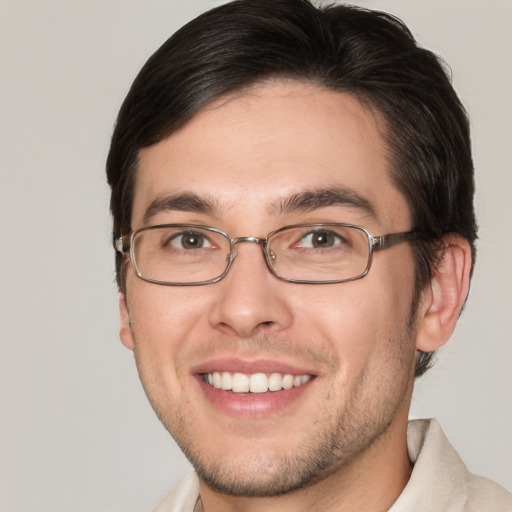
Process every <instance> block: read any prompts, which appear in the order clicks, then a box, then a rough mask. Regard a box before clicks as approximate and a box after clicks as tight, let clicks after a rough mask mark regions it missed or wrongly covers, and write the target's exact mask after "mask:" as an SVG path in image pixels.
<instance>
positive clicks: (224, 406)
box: [197, 376, 314, 419]
mask: <svg viewBox="0 0 512 512" xmlns="http://www.w3.org/2000/svg"><path fill="white" fill-rule="evenodd" d="M197 380H198V383H199V386H200V388H201V391H202V392H203V394H204V396H205V397H206V399H207V400H208V401H209V402H210V403H211V404H212V405H213V406H214V407H215V408H216V409H218V410H220V411H221V412H223V413H224V414H228V415H230V416H235V417H239V418H247V419H259V418H264V417H267V416H270V415H273V414H277V413H279V412H282V411H283V410H284V409H288V408H289V407H291V406H293V405H294V404H295V403H296V402H297V400H299V398H300V397H302V395H303V394H304V393H305V392H306V391H307V390H308V389H309V387H310V385H311V384H312V382H313V381H314V379H311V380H310V381H309V382H307V383H305V384H302V385H301V386H297V387H293V388H291V389H283V390H281V391H267V392H266V393H233V392H232V391H224V390H222V389H217V388H214V387H213V386H210V385H209V384H207V383H206V382H204V381H203V379H202V378H201V377H200V376H198V378H197Z"/></svg>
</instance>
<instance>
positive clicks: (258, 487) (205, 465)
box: [134, 305, 416, 497]
mask: <svg viewBox="0 0 512 512" xmlns="http://www.w3.org/2000/svg"><path fill="white" fill-rule="evenodd" d="M412 309H413V311H411V316H410V317H409V319H408V320H407V322H404V326H403V329H402V332H401V333H399V334H398V335H397V336H396V337H395V338H393V339H389V340H387V341H384V342H383V347H382V348H383V349H384V350H386V351H387V361H386V363H387V370H386V371H385V373H381V374H377V375H376V374H375V373H374V372H371V371H370V370H368V369H367V370H366V371H363V372H362V373H361V375H359V376H358V378H357V381H356V383H355V386H354V387H353V392H352V393H351V395H350V396H349V397H347V399H346V401H345V402H344V404H343V406H342V407H341V408H339V409H337V410H336V409H334V410H331V411H330V412H329V413H328V414H327V415H325V416H322V417H320V416H318V417H315V418H312V419H311V420H310V423H309V424H310V425H313V426H314V428H313V429H312V431H310V432H308V433H305V434H304V436H303V437H302V439H303V441H302V442H301V443H300V446H297V447H296V448H295V449H294V450H293V453H280V452H279V451H278V450H273V451H267V450H261V451H259V452H258V453H257V454H255V455H252V456H248V454H247V453H235V451H233V452H232V453H230V454H228V456H226V457H224V458H222V459H216V458H214V457H212V456H209V455H207V454H205V453H204V451H203V450H202V449H201V443H200V442H197V441H196V440H197V439H198V438H199V436H201V433H200V430H199V429H198V428H196V427H197V425H196V424H194V421H193V419H192V418H191V417H190V415H189V414H187V409H188V408H189V405H187V403H186V402H185V401H182V402H181V403H180V404H176V403H174V404H173V406H172V408H171V406H170V405H169V404H168V403H166V401H165V397H156V396H155V395H154V390H155V389H156V387H157V386H156V383H155V382H148V379H149V380H150V381H151V380H152V377H151V373H152V372H151V369H150V363H149V361H147V360H145V358H144V357H143V356H142V355H141V354H140V353H139V351H138V350H137V346H138V343H137V342H136V343H135V345H136V348H135V350H134V354H135V359H136V362H137V368H138V370H139V375H140V378H141V381H142V383H143V386H144V389H145V390H146V394H147V396H148V399H149V401H150V402H151V405H152V406H153V409H154V410H155V412H156V413H157V415H158V417H159V419H160V421H161V422H162V423H163V425H164V426H165V428H166V429H167V430H168V431H169V432H170V433H171V435H172V436H173V437H174V439H175V441H176V442H177V443H178V445H179V446H180V448H181V449H182V451H183V452H184V454H185V455H186V456H187V458H188V459H189V460H190V462H191V464H192V465H193V467H194V468H195V470H196V472H197V474H198V476H199V477H200V478H201V479H202V480H203V481H204V482H205V483H206V484H207V485H208V486H209V487H210V488H212V489H213V490H215V491H217V492H220V493H222V494H226V495H230V496H237V497H274V496H279V495H283V494H286V493H290V492H293V491H296V490H299V489H302V488H305V487H308V486H311V485H313V484H315V483H317V482H319V481H321V480H323V479H325V478H327V477H329V476H330V475H333V474H334V473H336V472H337V471H339V470H340V469H342V468H343V467H346V466H348V465H349V464H350V463H351V462H352V461H354V460H355V459H356V458H357V457H359V456H360V455H361V454H362V453H363V452H365V451H366V450H368V449H370V447H372V446H374V445H375V444H376V443H377V442H378V441H379V439H381V438H383V436H384V435H385V433H386V432H387V431H388V430H389V428H390V426H391V425H392V424H393V423H394V422H395V420H396V418H397V413H398V411H399V410H400V409H401V407H403V404H404V401H407V402H408V400H410V392H411V390H412V382H413V375H414V362H415V355H414V354H415V349H414V343H413V340H414V331H415V328H414V326H415V321H414V318H413V317H412V315H414V313H415V309H416V308H415V306H414V305H413V308H412ZM134 338H135V339H136V335H135V332H134ZM265 344H268V346H273V347H276V346H279V343H278V342H275V340H266V342H265ZM384 345H385V347H384ZM316 357H317V358H318V354H316ZM322 357H323V358H324V363H325V367H328V368H330V371H329V372H328V375H329V374H332V375H334V374H336V373H337V372H339V371H340V368H339V366H340V361H338V359H337V358H335V357H332V356H331V357H330V358H329V360H327V358H328V356H327V355H326V354H323V355H322ZM391 369H394V372H391ZM331 382H332V379H331ZM379 392H380V395H379ZM376 394H377V395H379V396H378V399H375V397H374V396H375V395H376ZM336 396H337V393H336V389H335V386H334V384H332V385H331V387H330V389H327V390H326V391H325V393H324V396H323V400H322V399H321V400H320V402H321V403H326V404H328V403H330V402H331V401H332V397H336ZM325 410H326V409H325V408H322V411H321V412H322V413H323V412H325ZM294 428H295V427H294Z"/></svg>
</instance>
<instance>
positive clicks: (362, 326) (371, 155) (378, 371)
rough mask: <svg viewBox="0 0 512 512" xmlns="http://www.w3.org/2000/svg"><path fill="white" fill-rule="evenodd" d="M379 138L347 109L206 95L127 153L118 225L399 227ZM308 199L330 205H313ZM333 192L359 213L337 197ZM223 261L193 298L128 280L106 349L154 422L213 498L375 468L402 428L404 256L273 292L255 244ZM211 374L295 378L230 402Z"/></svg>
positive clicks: (236, 232) (285, 89) (258, 229)
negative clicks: (128, 220) (130, 156)
mask: <svg viewBox="0 0 512 512" xmlns="http://www.w3.org/2000/svg"><path fill="white" fill-rule="evenodd" d="M380 130H382V123H381V122H380V120H379V117H378V115H377V114H375V113H374V112H372V111H370V110H369V109H367V108H365V107H363V106H362V105H361V103H359V102H358V101H357V100H356V99H354V98H353V97H351V96H349V95H345V94H340V93H336V92H332V91H327V90H325V89H321V88H318V87H315V86H311V85H305V84H301V83H296V82H291V83H290V82H289V83H276V84H273V85H261V86H259V87H256V88H254V89H252V90H250V91H247V92H244V93H240V94H239V95H234V96H231V97H229V98H227V99H225V100H223V101H218V102H216V103H214V104H213V105H210V106H208V107H207V108H205V109H203V111H201V112H200V113H199V114H198V115H196V116H195V117H194V118H193V119H192V121H190V122H189V123H188V124H187V125H186V126H185V127H183V128H182V129H181V130H180V131H179V132H178V133H176V134H174V135H172V136H171V137H170V138H168V139H166V140H164V141H162V142H160V143H158V144H156V145H154V146H151V147H149V148H146V149H144V150H142V151H141V152H140V161H139V168H138V174H137V180H136V188H135V199H134V205H133V219H132V228H133V229H136V228H139V227H142V226H146V225H156V224H166V223H190V224H199V225H206V226H213V227H216V228H220V229H222V230H224V231H226V232H227V233H228V234H229V235H230V236H231V237H246V236H255V237H260V238H265V237H266V236H267V234H268V233H269V232H271V231H273V230H276V229H278V228H281V227H283V226H286V225H291V224H298V223H318V222H342V223H349V224H355V225H359V226H363V227H365V228H367V229H368V230H369V231H370V232H371V233H372V234H374V235H382V234H386V233H393V232H399V231H407V230H409V229H410V228H411V215H410V212H409V209H408V207H407V205H406V201H405V199H404V197H403V196H402V195H401V194H400V193H399V192H398V191H397V190H396V189H395V187H394V186H393V184H392V182H391V180H390V178H389V173H388V167H389V162H388V160H387V158H386V154H387V148H386V146H385V144H384V142H383V138H382V135H381V133H382V132H381V131H380ZM325 190H329V191H330V192H333V193H332V194H331V195H330V197H331V198H332V197H333V196H334V197H339V200H334V201H333V200H332V199H331V200H329V204H325V203H324V202H323V201H322V198H323V197H326V195H325V194H322V193H321V192H320V191H324V192H325ZM347 192H348V193H349V194H347ZM350 194H351V197H358V198H359V199H360V204H359V205H358V204H355V205H354V204H352V203H353V202H352V203H351V204H349V203H347V202H346V201H344V200H343V197H346V196H347V195H350ZM191 197H196V198H197V199H199V201H191V200H190V198H191ZM165 198H169V200H167V201H166V200H165ZM184 198H185V199H186V200H185V199H184ZM292 198H293V199H295V201H290V199H292ZM297 198H299V199H300V200H299V201H297V200H296V199H297ZM157 203H158V204H159V205H160V207H159V208H156V209H155V208H154V207H153V208H151V211H149V213H150V215H149V216H148V209H150V207H151V205H153V206H154V205H155V204H157ZM162 205H165V207H162ZM205 205H207V206H208V207H205ZM294 205H295V206H294ZM297 205H300V206H297ZM236 253H237V254H236V258H235V261H234V263H233V265H232V267H231V269H230V271H229V273H228V274H227V276H226V277H225V278H224V279H223V280H222V281H220V282H218V283H215V284H208V285H203V286H191V287H186V286H161V285H156V284H151V283H148V282H145V281H143V280H141V279H139V278H138V277H137V276H136V275H135V274H134V272H133V270H132V269H131V267H130V268H129V269H128V272H127V283H126V290H127V296H126V299H127V302H126V303H125V302H124V300H123V299H121V301H120V305H121V320H122V325H121V338H122V340H123V342H124V343H125V345H127V346H128V347H130V348H133V350H134V352H135V356H136V361H137V367H138V371H139V374H140V377H141V380H142V383H143V385H144V388H145V390H146V393H147V395H148V397H149V399H150V401H151V403H152V405H153V407H154V409H155V411H156V412H157V414H158V415H159V417H160V418H161V420H162V422H163V423H164V425H165V426H166V428H167V429H168V430H169V431H170V432H171V433H172V435H173V436H174V437H175V439H176V440H177V442H178V444H179V445H180V446H181V448H182V449H183V450H184V452H185V453H186V454H187V455H188V457H189V458H190V459H191V461H192V463H193V464H194V466H195V467H196V469H197V470H198V473H199V475H200V477H201V478H203V479H204V480H205V481H206V482H207V483H209V484H210V485H211V486H212V487H214V488H216V489H217V490H221V491H223V492H225V493H228V494H238V495H275V494H279V493H282V492H286V491H289V490H291V489H294V488H298V487H300V486H301V485H303V484H304V483H305V482H308V481H309V482H310V481H314V480H315V479H319V478H322V477H325V476H326V475H329V474H333V473H336V472H337V471H343V468H346V467H347V466H348V465H349V463H351V462H352V461H354V460H360V459H361V458H363V457H364V454H365V453H368V452H371V453H372V454H373V455H372V457H373V458H378V456H379V453H381V452H382V451H384V450H386V449H387V448H386V446H388V445H389V443H391V444H393V442H394V441H393V439H397V438H398V437H399V436H397V433H398V432H400V435H401V436H403V434H404V432H405V424H406V419H407V411H408V406H409V400H410V393H411V388H412V380H413V373H414V364H415V346H414V327H413V326H411V324H412V322H411V318H410V316H411V304H412V302H413V297H414V261H413V257H412V251H411V248H410V246H409V244H400V245H398V246H395V247H393V248H390V249H387V250H385V251H378V252H376V253H374V255H373V261H372V266H371V269H370V272H369V274H368V275H367V276H366V277H364V278H363V279H360V280H356V281H352V282H347V283H342V284H323V285H314V284H295V283H288V282H285V281H282V280H279V279H278V278H276V277H275V276H274V275H272V274H271V273H270V271H269V270H268V268H267V267H266V264H265V260H264V258H263V254H262V250H261V248H260V247H259V246H258V245H257V244H252V243H243V244H239V245H237V246H236ZM126 304H127V305H126ZM214 372H219V373H220V374H222V373H223V372H227V373H228V374H230V375H232V374H235V373H240V374H242V377H241V378H242V379H243V378H245V377H244V376H251V375H253V374H256V373H263V374H266V375H267V376H270V375H271V374H280V375H281V376H284V375H286V374H290V375H293V376H308V377H306V378H305V379H302V380H307V382H306V383H304V384H301V385H298V386H295V387H293V388H291V389H282V390H280V391H267V392H264V393H237V392H233V391H225V390H222V389H217V388H215V387H213V386H212V385H211V384H209V383H208V376H212V375H213V373H214ZM308 378H309V380H308ZM299 380H300V379H298V381H299ZM400 439H402V438H400ZM370 447H372V450H368V448H370Z"/></svg>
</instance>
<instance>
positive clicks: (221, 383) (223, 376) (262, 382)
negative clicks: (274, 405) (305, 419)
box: [201, 372, 312, 393]
mask: <svg viewBox="0 0 512 512" xmlns="http://www.w3.org/2000/svg"><path fill="white" fill-rule="evenodd" d="M201 378H202V380H203V382H205V383H206V384H209V385H210V386H212V387H213V388H215V389H221V390H224V391H231V392H232V393H267V392H268V391H281V390H286V389H291V388H294V387H299V386H303V385H304V384H306V383H307V382H309V381H310V380H311V378H312V376H311V375H291V374H289V373H271V374H266V373H253V374H252V375H247V374H245V373H239V372H235V373H231V372H213V373H203V374H201Z"/></svg>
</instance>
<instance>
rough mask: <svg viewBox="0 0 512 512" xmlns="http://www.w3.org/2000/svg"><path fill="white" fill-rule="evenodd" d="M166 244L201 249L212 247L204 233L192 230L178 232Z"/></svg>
mask: <svg viewBox="0 0 512 512" xmlns="http://www.w3.org/2000/svg"><path fill="white" fill-rule="evenodd" d="M168 245H170V246H171V247H173V248H175V249H202V248H210V247H212V244H211V243H210V241H209V240H208V238H207V237H206V236H205V235H203V234H201V233H194V232H190V233H178V234H176V235H174V236H173V237H172V238H171V239H170V240H169V241H168Z"/></svg>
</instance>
